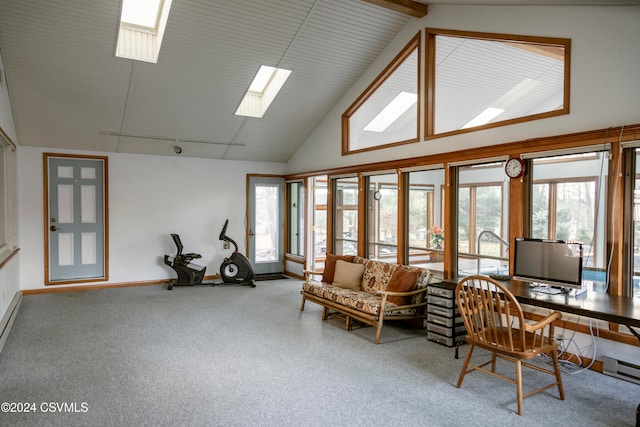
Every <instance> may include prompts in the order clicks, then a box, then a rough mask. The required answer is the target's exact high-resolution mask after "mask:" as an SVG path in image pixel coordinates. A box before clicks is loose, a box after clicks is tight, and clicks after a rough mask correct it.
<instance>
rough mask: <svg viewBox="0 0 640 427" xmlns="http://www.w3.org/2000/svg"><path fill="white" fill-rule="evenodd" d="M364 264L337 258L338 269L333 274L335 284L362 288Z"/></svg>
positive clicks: (349, 287) (348, 287)
mask: <svg viewBox="0 0 640 427" xmlns="http://www.w3.org/2000/svg"><path fill="white" fill-rule="evenodd" d="M362 273H364V265H362V264H354V263H351V262H347V261H343V260H337V261H336V270H335V273H334V274H333V283H332V284H333V286H338V287H340V288H346V289H356V290H358V289H360V283H361V282H362Z"/></svg>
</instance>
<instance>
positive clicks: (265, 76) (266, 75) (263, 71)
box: [249, 65, 276, 93]
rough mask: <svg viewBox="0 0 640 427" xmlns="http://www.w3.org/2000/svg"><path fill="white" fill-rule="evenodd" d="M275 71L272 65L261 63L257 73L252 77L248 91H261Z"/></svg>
mask: <svg viewBox="0 0 640 427" xmlns="http://www.w3.org/2000/svg"><path fill="white" fill-rule="evenodd" d="M275 72H276V69H275V68H274V67H269V66H268V65H261V66H260V69H259V70H258V73H257V74H256V76H255V77H254V78H253V81H252V82H251V85H250V86H249V92H256V93H263V92H264V90H265V88H266V87H267V84H269V82H270V81H271V77H273V73H275Z"/></svg>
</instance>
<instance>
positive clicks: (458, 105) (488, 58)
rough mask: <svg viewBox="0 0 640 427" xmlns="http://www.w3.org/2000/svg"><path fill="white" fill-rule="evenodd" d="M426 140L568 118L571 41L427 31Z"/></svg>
mask: <svg viewBox="0 0 640 427" xmlns="http://www.w3.org/2000/svg"><path fill="white" fill-rule="evenodd" d="M426 37H427V41H426V46H427V64H426V70H427V71H426V85H425V87H426V96H425V99H426V100H427V104H426V107H425V138H430V137H434V136H436V135H437V136H442V135H447V134H453V133H460V132H466V131H469V130H473V129H478V128H487V127H495V126H501V125H507V124H512V123H517V122H522V121H526V120H535V119H541V118H545V117H551V116H556V115H560V114H568V113H569V64H570V61H569V59H570V47H571V41H570V40H569V39H560V38H548V37H527V36H511V35H504V34H489V33H475V32H461V31H451V30H436V29H426Z"/></svg>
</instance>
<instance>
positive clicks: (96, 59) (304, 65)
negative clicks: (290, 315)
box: [0, 0, 638, 162]
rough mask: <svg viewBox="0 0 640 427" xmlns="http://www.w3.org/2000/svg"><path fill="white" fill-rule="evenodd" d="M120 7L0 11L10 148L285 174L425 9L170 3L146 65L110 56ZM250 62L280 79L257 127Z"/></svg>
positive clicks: (7, 6)
mask: <svg viewBox="0 0 640 427" xmlns="http://www.w3.org/2000/svg"><path fill="white" fill-rule="evenodd" d="M120 3H121V1H120V0H91V1H86V0H2V1H0V49H1V52H0V53H1V54H2V56H1V59H2V61H3V64H4V67H5V70H6V76H5V77H6V79H2V81H3V82H4V81H6V84H7V85H8V88H9V92H10V96H11V100H12V107H13V113H14V118H15V122H16V127H17V133H18V141H17V143H18V144H20V145H27V146H40V147H48V148H56V149H63V150H73V149H77V150H91V151H99V152H126V153H140V154H159V155H176V154H175V152H174V150H173V146H175V145H176V144H179V145H180V146H181V147H182V148H183V154H182V155H183V156H193V157H205V158H217V159H230V160H257V161H273V162H284V161H286V160H287V159H288V158H289V157H290V156H291V155H292V154H293V153H294V152H295V150H296V149H297V148H298V147H299V145H300V144H301V143H302V142H303V141H304V140H305V138H306V137H307V136H308V135H309V134H310V133H311V132H312V131H313V129H314V128H315V127H316V126H317V125H318V123H319V122H320V121H321V120H322V118H323V117H324V116H325V115H326V114H327V112H328V111H329V110H330V109H331V108H332V107H333V106H334V105H335V103H336V102H337V101H338V100H339V99H340V98H341V97H342V96H343V94H344V93H345V92H346V91H347V90H348V89H349V87H351V85H352V84H353V83H354V82H355V80H356V79H357V78H358V77H359V76H360V75H361V73H362V72H363V71H364V70H366V69H367V67H368V66H369V65H370V64H371V62H372V61H373V60H374V59H375V58H376V57H377V56H378V55H379V54H380V52H381V51H382V50H383V49H384V47H385V46H386V45H387V44H388V43H389V41H390V40H391V39H392V38H393V37H394V36H395V35H396V33H397V32H398V31H400V29H402V28H403V26H404V25H405V24H406V23H407V21H408V20H410V19H414V18H412V17H411V16H410V15H412V16H423V15H420V14H423V13H426V8H427V6H426V3H427V1H424V0H417V1H412V0H268V1H256V0H234V1H229V0H188V1H187V0H173V4H172V7H171V13H170V16H169V20H168V24H167V28H166V32H165V35H164V41H163V45H162V49H161V51H160V57H159V60H158V62H157V64H151V63H144V62H137V61H132V60H128V59H122V58H117V57H115V56H114V51H115V44H116V34H117V31H118V20H119V14H120ZM430 3H449V4H454V3H464V4H500V3H502V4H506V3H509V4H527V3H528V4H539V2H534V1H524V0H509V1H507V0H504V1H502V2H501V1H499V0H496V1H482V0H466V1H462V0H438V1H436V2H430ZM545 3H547V4H550V3H551V4H586V3H590V4H611V3H616V4H637V3H638V1H637V0H621V1H616V2H609V1H605V0H566V1H559V0H556V1H553V0H551V1H548V2H545ZM380 6H382V7H380ZM261 64H265V65H271V66H278V67H282V68H286V69H290V70H293V72H292V74H291V77H290V78H289V80H287V82H286V84H285V85H284V87H283V90H282V91H281V92H280V94H279V95H278V97H277V99H276V101H275V102H274V103H273V104H272V105H271V107H270V108H269V110H268V111H267V113H266V114H265V116H264V117H263V118H262V119H257V118H246V117H239V116H235V115H234V112H235V110H236V108H237V107H238V105H239V103H240V100H241V98H242V96H243V95H244V92H245V91H246V89H247V88H248V86H249V83H250V82H251V79H252V78H253V76H254V74H255V73H256V71H257V69H258V68H259V66H260V65H261ZM0 84H2V83H1V82H0ZM114 134H115V135H114ZM116 135H120V136H116ZM123 135H128V136H123ZM336 143H337V144H339V141H336Z"/></svg>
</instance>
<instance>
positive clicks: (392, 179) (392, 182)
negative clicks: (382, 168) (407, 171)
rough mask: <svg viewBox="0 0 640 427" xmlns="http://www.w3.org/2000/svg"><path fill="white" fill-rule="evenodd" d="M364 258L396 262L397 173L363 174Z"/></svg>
mask: <svg viewBox="0 0 640 427" xmlns="http://www.w3.org/2000/svg"><path fill="white" fill-rule="evenodd" d="M366 181H367V184H368V188H369V191H368V192H367V206H368V207H369V209H367V255H366V256H367V258H369V259H376V260H380V261H386V262H393V263H395V262H397V261H398V174H397V173H388V174H382V175H371V176H367V177H366Z"/></svg>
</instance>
